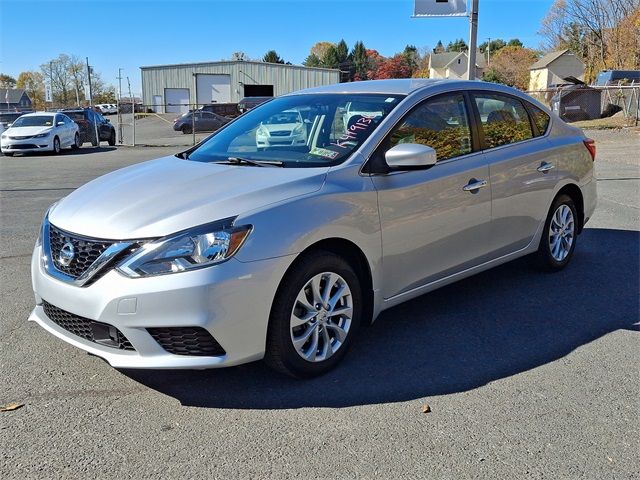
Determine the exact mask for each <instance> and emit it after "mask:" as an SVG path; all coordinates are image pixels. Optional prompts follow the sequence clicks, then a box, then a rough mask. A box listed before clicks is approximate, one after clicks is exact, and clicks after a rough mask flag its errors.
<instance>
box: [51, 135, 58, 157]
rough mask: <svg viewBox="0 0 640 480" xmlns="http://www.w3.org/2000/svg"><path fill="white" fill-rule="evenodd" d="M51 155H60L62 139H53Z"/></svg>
mask: <svg viewBox="0 0 640 480" xmlns="http://www.w3.org/2000/svg"><path fill="white" fill-rule="evenodd" d="M51 153H53V154H54V155H58V154H59V153H60V139H59V138H58V137H53V150H51Z"/></svg>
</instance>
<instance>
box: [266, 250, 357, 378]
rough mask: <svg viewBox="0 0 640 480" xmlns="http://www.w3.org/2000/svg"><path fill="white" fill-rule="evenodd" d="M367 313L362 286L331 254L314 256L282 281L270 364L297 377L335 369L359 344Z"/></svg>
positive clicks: (270, 333)
mask: <svg viewBox="0 0 640 480" xmlns="http://www.w3.org/2000/svg"><path fill="white" fill-rule="evenodd" d="M361 312H362V294H361V289H360V281H359V279H358V277H357V276H356V274H355V272H354V270H353V268H351V266H350V265H349V264H348V263H347V262H346V261H345V260H344V259H343V258H341V257H339V256H337V255H335V254H333V253H330V252H323V251H318V252H313V253H311V254H309V255H308V256H306V257H304V258H303V259H302V260H300V261H299V262H298V263H297V264H296V265H295V266H294V267H293V269H292V270H291V271H290V272H288V273H287V275H286V276H285V278H284V279H283V281H282V284H281V286H280V288H279V289H278V293H277V294H276V299H275V301H274V305H273V308H272V312H271V318H270V321H269V331H268V335H267V350H266V354H265V361H266V362H267V364H268V365H269V366H271V367H272V368H274V369H275V370H277V371H279V372H282V373H285V374H287V375H291V376H293V377H298V378H303V377H313V376H316V375H321V374H323V373H326V372H327V371H329V370H331V369H332V368H333V367H335V366H336V365H337V364H338V362H340V360H341V359H342V357H344V355H345V354H346V353H347V350H348V348H349V346H350V345H351V343H352V341H353V337H354V336H355V334H356V332H357V330H358V326H359V324H360V317H361Z"/></svg>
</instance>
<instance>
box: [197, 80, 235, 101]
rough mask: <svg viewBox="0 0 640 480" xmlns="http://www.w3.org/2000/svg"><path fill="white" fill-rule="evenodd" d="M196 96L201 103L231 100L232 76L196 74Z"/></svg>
mask: <svg viewBox="0 0 640 480" xmlns="http://www.w3.org/2000/svg"><path fill="white" fill-rule="evenodd" d="M196 98H197V99H198V104H200V105H207V104H209V103H212V102H216V103H227V102H230V101H231V76H230V75H211V74H202V73H200V74H198V75H196Z"/></svg>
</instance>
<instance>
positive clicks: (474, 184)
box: [462, 178, 488, 193]
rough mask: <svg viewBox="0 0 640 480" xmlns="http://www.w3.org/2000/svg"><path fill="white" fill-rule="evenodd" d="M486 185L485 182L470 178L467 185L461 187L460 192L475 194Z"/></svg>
mask: <svg viewBox="0 0 640 480" xmlns="http://www.w3.org/2000/svg"><path fill="white" fill-rule="evenodd" d="M487 185H488V183H487V181H486V180H476V179H475V178H472V179H471V180H469V183H468V184H466V185H465V186H464V187H462V190H464V191H465V192H471V193H477V191H478V190H479V189H481V188H484V187H486V186H487Z"/></svg>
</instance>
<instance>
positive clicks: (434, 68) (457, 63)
mask: <svg viewBox="0 0 640 480" xmlns="http://www.w3.org/2000/svg"><path fill="white" fill-rule="evenodd" d="M468 64H469V57H468V56H467V52H466V51H465V52H444V53H432V54H431V55H430V56H429V78H453V79H466V78H467V66H468ZM486 68H487V62H486V61H485V58H484V56H483V55H482V53H480V51H478V52H477V54H476V78H477V79H481V78H482V75H483V73H484V71H485V70H486Z"/></svg>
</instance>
